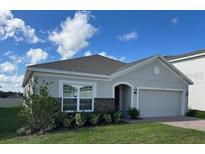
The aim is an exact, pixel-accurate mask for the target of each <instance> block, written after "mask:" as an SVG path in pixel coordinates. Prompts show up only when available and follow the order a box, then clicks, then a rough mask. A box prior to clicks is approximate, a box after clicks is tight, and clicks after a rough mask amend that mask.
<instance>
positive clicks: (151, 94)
mask: <svg viewBox="0 0 205 154" xmlns="http://www.w3.org/2000/svg"><path fill="white" fill-rule="evenodd" d="M139 109H140V115H141V117H166V116H180V115H181V92H179V91H162V90H140V91H139Z"/></svg>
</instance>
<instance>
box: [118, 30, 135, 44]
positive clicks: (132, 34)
mask: <svg viewBox="0 0 205 154" xmlns="http://www.w3.org/2000/svg"><path fill="white" fill-rule="evenodd" d="M117 38H118V39H119V40H120V41H124V42H128V41H130V40H136V39H137V38H138V35H137V33H136V32H130V33H126V34H122V35H119V36H118V37H117Z"/></svg>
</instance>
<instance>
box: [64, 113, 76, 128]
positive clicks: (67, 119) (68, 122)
mask: <svg viewBox="0 0 205 154" xmlns="http://www.w3.org/2000/svg"><path fill="white" fill-rule="evenodd" d="M74 120H75V118H74V117H73V116H72V115H66V116H65V117H64V119H63V126H64V127H66V128H71V127H72V123H73V122H74Z"/></svg>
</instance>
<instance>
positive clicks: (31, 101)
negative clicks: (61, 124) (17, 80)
mask: <svg viewBox="0 0 205 154" xmlns="http://www.w3.org/2000/svg"><path fill="white" fill-rule="evenodd" d="M36 83H37V79H35V80H34V82H32V83H31V90H30V91H28V92H27V94H26V95H25V96H24V97H23V99H24V101H23V105H22V107H21V115H23V116H24V117H25V118H26V120H27V123H28V125H29V126H28V127H29V128H30V129H31V132H46V131H50V130H52V129H54V128H56V124H55V117H56V115H58V114H59V113H60V103H59V102H58V101H57V100H56V99H55V98H53V97H51V96H49V94H48V88H47V86H48V84H49V83H47V82H45V81H44V82H43V83H42V85H41V86H40V89H39V90H38V89H36V87H35V84H36Z"/></svg>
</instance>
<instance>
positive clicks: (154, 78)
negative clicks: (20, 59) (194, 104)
mask: <svg viewBox="0 0 205 154" xmlns="http://www.w3.org/2000/svg"><path fill="white" fill-rule="evenodd" d="M155 66H158V67H159V68H160V73H159V74H157V75H156V74H154V72H153V68H154V67H155ZM34 74H35V75H37V76H38V77H39V84H40V83H41V82H42V81H43V80H45V81H47V82H52V84H51V85H49V92H50V95H52V96H54V97H59V81H60V80H69V81H78V82H79V81H82V82H84V81H85V82H95V83H96V97H97V98H114V91H113V87H114V85H116V84H118V83H119V84H120V83H129V84H130V85H132V86H133V90H134V89H136V88H137V87H155V88H172V89H184V90H186V91H187V90H188V85H187V83H185V82H184V81H182V80H181V79H179V78H177V77H176V75H175V74H174V73H173V72H172V71H170V70H168V68H166V67H165V66H164V65H163V64H161V63H160V62H159V61H155V62H152V63H150V64H148V65H146V66H144V67H142V68H140V69H138V70H135V71H132V72H130V73H127V74H125V75H123V76H121V77H118V78H115V79H113V80H111V81H105V80H104V81H103V80H102V79H99V78H90V77H79V76H71V75H58V74H48V73H37V72H35V73H34ZM132 96H133V97H132V99H133V105H134V106H135V107H136V105H137V104H136V102H137V95H136V94H134V92H133V91H132ZM185 99H186V101H185V102H186V104H185V106H186V109H187V106H188V105H187V104H188V103H187V96H186V98H185ZM129 106H130V105H129Z"/></svg>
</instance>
